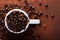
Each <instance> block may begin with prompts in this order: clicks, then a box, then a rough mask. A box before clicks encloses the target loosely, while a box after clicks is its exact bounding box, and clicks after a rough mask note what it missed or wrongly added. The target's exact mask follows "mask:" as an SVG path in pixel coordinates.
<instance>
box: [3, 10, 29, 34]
mask: <svg viewBox="0 0 60 40" xmlns="http://www.w3.org/2000/svg"><path fill="white" fill-rule="evenodd" d="M13 11H19V12H22V13H24V15H25V16H26V17H27V18H28V20H29V17H28V15H27V13H26V12H25V11H23V10H21V9H12V10H10V11H9V12H8V13H7V14H6V16H5V20H4V21H5V27H6V28H7V29H8V30H9V31H10V32H12V33H15V34H19V33H22V32H24V31H26V30H27V28H28V27H29V21H28V22H27V24H26V27H25V29H23V30H21V31H19V32H14V31H13V30H11V29H9V27H8V25H7V21H6V20H7V16H8V15H9V14H11V12H13Z"/></svg>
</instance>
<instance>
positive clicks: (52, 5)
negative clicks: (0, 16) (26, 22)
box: [0, 0, 60, 40]
mask: <svg viewBox="0 0 60 40" xmlns="http://www.w3.org/2000/svg"><path fill="white" fill-rule="evenodd" d="M39 2H42V6H39V5H38V4H39ZM28 3H29V4H31V5H34V7H35V9H36V11H38V12H39V11H42V12H43V16H41V17H39V19H40V20H41V24H40V25H37V26H36V27H35V28H33V30H34V33H35V34H36V35H40V37H39V38H37V37H36V38H35V39H33V37H31V36H30V35H28V34H26V35H25V36H23V37H21V36H18V37H20V38H17V37H14V36H12V37H13V39H14V40H18V39H19V40H60V0H28ZM4 4H21V8H23V4H24V0H20V1H18V0H0V7H2V6H3V5H4ZM45 4H48V8H45ZM23 10H24V8H23ZM46 13H48V18H46V17H45V14H46ZM52 13H53V14H54V15H55V16H54V18H51V14H52ZM44 24H46V27H44V26H43V25H44ZM1 28H2V27H0V38H1V39H3V40H8V39H4V38H8V37H6V36H4V35H5V34H4V32H2V31H1ZM3 34H4V35H3ZM15 36H17V35H15ZM9 37H10V36H9ZM10 39H11V37H10Z"/></svg>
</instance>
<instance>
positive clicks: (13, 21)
mask: <svg viewBox="0 0 60 40" xmlns="http://www.w3.org/2000/svg"><path fill="white" fill-rule="evenodd" d="M27 23H28V18H27V17H26V16H25V15H24V14H23V13H22V12H19V11H13V12H11V14H10V15H8V16H7V24H8V27H9V29H11V30H13V31H14V32H19V31H21V30H23V29H25V28H26V25H27Z"/></svg>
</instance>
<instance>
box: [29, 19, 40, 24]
mask: <svg viewBox="0 0 60 40" xmlns="http://www.w3.org/2000/svg"><path fill="white" fill-rule="evenodd" d="M29 24H40V20H39V19H30V20H29Z"/></svg>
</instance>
